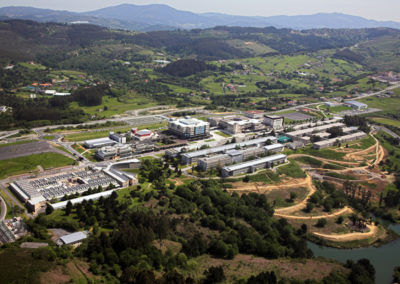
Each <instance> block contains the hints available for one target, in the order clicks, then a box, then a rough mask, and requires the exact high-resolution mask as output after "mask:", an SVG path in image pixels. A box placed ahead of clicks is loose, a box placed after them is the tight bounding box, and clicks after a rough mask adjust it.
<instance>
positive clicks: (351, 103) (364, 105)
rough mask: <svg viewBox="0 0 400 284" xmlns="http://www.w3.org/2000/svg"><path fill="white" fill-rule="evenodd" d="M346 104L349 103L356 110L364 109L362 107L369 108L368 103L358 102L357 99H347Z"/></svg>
mask: <svg viewBox="0 0 400 284" xmlns="http://www.w3.org/2000/svg"><path fill="white" fill-rule="evenodd" d="M345 105H348V106H350V107H352V108H354V109H356V110H362V109H367V108H368V105H366V104H363V103H360V102H357V101H346V102H345Z"/></svg>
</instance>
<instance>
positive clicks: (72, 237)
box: [60, 232, 88, 245]
mask: <svg viewBox="0 0 400 284" xmlns="http://www.w3.org/2000/svg"><path fill="white" fill-rule="evenodd" d="M87 237H88V236H87V234H85V233H84V232H76V233H72V234H69V235H65V236H62V237H61V238H60V239H61V240H62V242H63V243H64V244H66V245H68V244H73V243H76V242H80V241H82V240H84V239H86V238H87Z"/></svg>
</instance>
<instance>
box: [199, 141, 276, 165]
mask: <svg viewBox="0 0 400 284" xmlns="http://www.w3.org/2000/svg"><path fill="white" fill-rule="evenodd" d="M283 149H284V146H283V145H282V144H272V145H267V146H264V147H251V148H246V149H243V150H236V149H232V150H227V151H226V152H225V153H224V154H219V155H215V156H210V157H205V158H201V159H199V160H198V161H197V165H198V167H199V168H200V169H201V170H203V171H207V170H209V169H212V168H216V167H223V166H226V165H231V164H236V163H242V162H244V161H247V160H249V159H252V158H254V157H258V156H265V155H271V154H272V153H276V152H282V151H283Z"/></svg>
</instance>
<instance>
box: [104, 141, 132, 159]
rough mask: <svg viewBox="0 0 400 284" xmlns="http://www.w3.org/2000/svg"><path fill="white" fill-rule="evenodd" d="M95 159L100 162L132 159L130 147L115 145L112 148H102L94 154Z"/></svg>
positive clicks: (127, 145)
mask: <svg viewBox="0 0 400 284" xmlns="http://www.w3.org/2000/svg"><path fill="white" fill-rule="evenodd" d="M96 157H98V158H99V159H100V160H102V161H106V160H113V159H118V158H129V157H132V145H129V144H117V145H114V146H107V147H103V148H101V149H100V150H98V151H97V152H96Z"/></svg>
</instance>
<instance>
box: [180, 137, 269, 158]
mask: <svg viewBox="0 0 400 284" xmlns="http://www.w3.org/2000/svg"><path fill="white" fill-rule="evenodd" d="M268 140H272V141H275V140H276V137H274V136H268V137H262V138H257V139H253V140H248V141H244V142H240V143H233V144H227V145H223V146H219V147H213V148H208V149H204V150H199V151H194V152H189V153H185V154H183V155H182V156H186V157H188V158H194V157H198V156H205V155H208V154H212V153H218V152H224V151H226V150H231V149H235V148H236V147H237V146H239V147H244V146H251V145H256V144H261V143H265V142H267V141H268Z"/></svg>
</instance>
